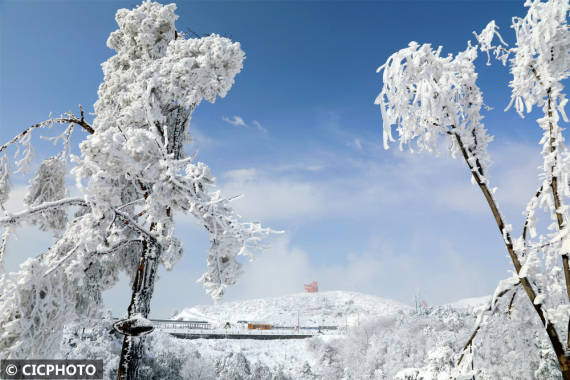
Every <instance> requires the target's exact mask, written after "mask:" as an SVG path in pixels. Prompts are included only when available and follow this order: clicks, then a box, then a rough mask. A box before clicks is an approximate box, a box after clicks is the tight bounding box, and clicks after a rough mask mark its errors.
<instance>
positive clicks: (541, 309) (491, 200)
mask: <svg viewBox="0 0 570 380" xmlns="http://www.w3.org/2000/svg"><path fill="white" fill-rule="evenodd" d="M525 6H526V7H528V13H527V15H526V16H525V17H524V18H519V17H514V18H513V25H512V27H513V29H514V31H515V35H516V46H515V47H513V48H509V47H508V45H507V44H506V43H505V42H504V41H503V39H502V38H501V36H500V35H499V33H498V32H497V27H496V25H495V22H494V21H491V22H490V23H489V24H488V25H487V27H486V28H485V29H484V30H483V31H482V32H481V33H480V34H475V36H476V37H477V44H475V45H472V44H471V41H469V43H468V46H467V49H466V50H465V51H463V52H460V53H458V54H457V55H456V56H452V55H449V56H447V57H442V56H441V47H440V48H438V49H437V50H434V49H432V47H431V45H429V44H424V45H419V44H418V43H416V42H411V43H410V44H409V46H408V47H407V48H405V49H402V50H400V51H398V52H397V53H395V54H393V55H392V56H391V57H390V58H389V59H388V61H387V62H386V63H385V64H384V65H382V66H381V67H380V68H379V69H378V70H379V71H381V70H383V83H384V84H383V87H382V91H381V92H380V94H379V96H378V98H377V99H376V104H378V105H380V108H381V110H382V119H383V123H384V128H383V135H384V144H385V147H386V148H387V147H388V144H389V143H390V142H392V141H394V138H393V135H392V125H396V130H397V133H398V139H399V141H400V148H402V147H403V146H404V145H406V144H411V143H412V142H414V143H415V146H416V147H417V149H418V150H420V151H428V152H435V153H437V152H438V144H439V142H440V136H445V139H446V140H447V142H448V148H449V151H450V153H451V154H452V155H453V156H454V157H455V156H460V157H462V158H463V159H464V161H465V163H466V164H467V167H468V168H469V171H470V173H471V178H472V182H473V183H475V184H477V185H478V186H479V188H480V189H481V191H482V193H483V196H484V197H485V200H486V201H487V203H488V205H489V207H490V209H491V213H492V214H493V217H494V219H495V222H496V224H497V226H498V228H499V232H500V234H501V236H502V238H503V240H504V243H505V247H506V249H507V252H508V254H509V257H510V258H511V261H512V264H513V266H514V269H515V273H514V275H513V277H512V278H509V279H507V280H504V281H502V282H501V283H500V284H499V287H498V288H497V290H496V292H495V295H494V297H493V300H492V303H491V305H490V307H489V310H492V309H493V308H494V305H496V303H497V299H498V298H501V297H503V296H505V295H508V294H513V293H514V292H516V291H517V290H518V289H521V288H522V290H523V291H524V293H525V294H526V296H527V297H526V298H527V299H528V300H529V301H530V302H531V305H532V309H533V310H534V312H535V314H536V316H537V317H538V318H539V319H540V321H541V322H542V324H543V326H544V330H545V332H546V334H547V335H548V338H549V340H550V342H551V344H552V348H553V350H554V352H555V353H556V356H557V358H558V362H559V364H560V368H561V371H562V374H563V377H564V379H570V352H569V345H570V335H569V326H570V304H569V300H570V271H569V266H568V255H569V253H570V236H569V234H568V206H567V205H566V203H565V202H566V201H567V197H568V196H570V156H569V154H568V151H567V150H566V147H565V145H564V137H563V134H562V131H563V128H562V127H561V126H560V125H559V122H560V118H562V119H563V120H564V121H565V122H568V119H567V117H566V114H565V111H564V107H565V105H566V103H567V99H566V95H565V93H564V92H563V84H562V81H563V80H565V79H567V78H568V76H569V74H570V57H569V54H570V30H569V29H568V11H569V4H568V0H549V1H547V2H542V1H540V0H528V1H526V2H525ZM495 37H497V39H498V40H499V42H498V44H497V45H494V44H493V40H494V39H495ZM478 50H481V51H483V52H486V53H487V55H488V56H489V57H490V54H493V55H494V56H495V57H496V58H497V59H499V60H500V61H501V62H502V63H503V64H504V65H507V64H509V65H510V68H511V73H512V74H513V80H512V81H511V82H510V87H511V88H512V97H511V105H513V104H514V106H515V109H516V111H517V112H518V113H519V114H520V115H521V116H523V115H524V112H525V111H526V112H530V111H531V110H532V108H533V107H535V106H537V107H541V108H542V112H543V114H544V116H543V117H542V118H540V119H538V120H537V122H538V125H539V127H540V128H541V129H542V131H543V138H542V140H541V142H540V143H541V144H542V146H543V149H542V156H543V168H542V172H541V173H540V175H539V178H540V179H541V182H542V184H541V186H540V188H539V189H538V190H537V192H536V194H535V195H534V196H533V197H532V198H531V200H530V202H529V204H528V207H527V217H526V220H525V221H524V229H523V231H522V233H521V236H520V237H519V238H517V239H515V238H514V237H513V236H512V228H511V226H510V225H509V224H507V223H506V221H505V218H504V216H503V215H502V214H501V212H500V210H499V206H498V204H497V201H496V199H495V196H494V194H495V191H494V190H493V189H492V188H491V186H490V178H489V175H488V167H489V163H490V160H489V156H488V154H487V144H488V143H489V142H490V141H491V137H490V136H489V135H488V134H487V131H486V130H485V128H484V126H483V124H482V116H481V108H482V106H483V97H482V93H481V91H480V90H479V87H478V86H477V84H476V79H477V73H476V72H475V66H474V61H475V59H476V58H477V54H478ZM488 63H489V62H488ZM511 105H510V106H511ZM510 106H509V107H510ZM525 108H526V109H525ZM539 207H543V208H545V209H546V210H547V212H548V213H549V215H550V218H551V219H552V221H553V225H551V228H550V231H549V232H545V233H543V234H540V235H538V236H537V233H536V215H537V214H536V210H537V209H538V208H539ZM529 235H530V236H529ZM531 239H534V240H531ZM510 307H511V306H510ZM514 307H516V305H515V306H514ZM484 321H485V315H483V316H482V318H480V324H479V325H478V327H477V329H476V331H475V333H474V334H473V336H472V339H473V338H474V337H475V335H476V333H477V331H478V330H479V328H480V326H481V324H482V323H484ZM472 339H470V341H469V342H468V343H467V345H466V346H465V349H468V348H469V347H470V345H471V342H472Z"/></svg>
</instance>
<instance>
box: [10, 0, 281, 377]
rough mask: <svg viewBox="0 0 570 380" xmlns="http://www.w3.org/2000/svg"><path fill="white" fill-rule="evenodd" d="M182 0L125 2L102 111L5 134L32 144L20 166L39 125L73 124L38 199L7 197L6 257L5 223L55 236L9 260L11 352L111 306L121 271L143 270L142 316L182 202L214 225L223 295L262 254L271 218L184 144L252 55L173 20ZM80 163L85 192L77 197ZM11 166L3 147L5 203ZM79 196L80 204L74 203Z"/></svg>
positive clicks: (216, 285)
mask: <svg viewBox="0 0 570 380" xmlns="http://www.w3.org/2000/svg"><path fill="white" fill-rule="evenodd" d="M175 9H176V6H175V5H174V4H169V5H161V4H158V3H155V2H151V1H144V2H143V3H142V4H141V5H140V6H138V7H136V8H134V9H132V10H127V9H121V10H119V11H118V12H117V15H116V21H117V24H118V25H119V29H118V30H116V31H115V32H113V33H111V35H110V37H109V39H108V41H107V45H108V47H110V48H111V49H113V50H114V51H115V55H113V56H112V57H111V58H109V59H108V60H107V61H106V62H104V63H103V65H102V67H103V73H104V80H103V83H102V84H101V85H100V87H99V91H98V95H99V97H98V100H97V101H96V103H95V118H94V120H93V122H92V124H89V123H88V122H86V121H85V118H84V113H83V109H81V117H76V116H74V115H72V114H70V113H68V114H65V115H62V116H61V117H60V118H52V117H50V119H49V120H47V121H46V122H42V123H39V124H37V125H34V126H31V127H30V128H28V129H27V130H26V131H24V132H23V133H21V134H19V135H17V136H16V137H15V138H14V139H12V140H11V141H10V142H9V143H7V144H5V145H3V146H2V147H0V153H2V152H4V153H5V152H6V151H7V149H8V148H9V147H10V146H12V145H20V146H21V147H22V152H23V153H20V157H23V159H25V160H27V161H25V162H24V161H22V158H21V159H20V161H18V162H16V167H17V168H20V167H23V166H25V165H26V163H27V162H29V161H30V159H29V157H30V156H31V154H32V153H33V150H32V145H31V142H30V141H31V140H30V136H31V135H32V131H33V130H35V129H38V128H50V127H53V128H55V126H56V125H58V124H64V125H68V128H67V129H66V130H65V132H64V133H65V134H66V135H65V136H64V151H63V152H62V153H61V154H59V155H56V156H54V157H52V158H49V159H47V160H45V161H43V162H42V163H41V165H40V167H39V169H38V170H37V172H36V175H35V176H34V177H33V178H32V180H31V184H30V188H29V191H28V195H27V196H26V205H27V208H26V209H25V210H23V211H22V212H18V213H14V214H9V213H7V212H5V211H3V210H4V209H3V207H2V211H3V213H4V216H3V217H0V226H1V227H5V228H6V229H5V233H4V235H3V240H2V242H3V244H2V245H1V249H0V259H2V257H3V255H5V254H6V253H5V252H4V248H5V242H6V240H7V239H8V238H9V236H8V233H7V232H6V231H9V230H12V229H14V228H16V227H18V226H20V225H22V224H23V223H25V222H31V223H37V224H39V226H40V228H42V229H45V230H53V231H54V232H55V233H56V236H57V237H58V239H57V241H56V243H55V244H54V245H53V246H51V247H49V248H47V247H46V251H44V252H43V253H42V254H40V255H38V256H37V257H35V258H31V259H28V260H27V261H26V262H25V263H23V264H22V265H21V266H20V270H19V271H18V272H14V273H5V274H4V273H2V274H0V292H1V293H0V301H1V302H0V352H2V356H3V357H4V358H34V357H41V358H48V357H53V356H57V355H59V354H58V348H59V345H60V343H61V337H62V331H63V330H64V327H65V326H66V325H67V324H70V323H83V324H88V323H89V320H90V319H93V318H98V317H100V312H101V310H102V306H103V305H102V299H101V294H102V292H103V291H105V290H106V289H109V288H110V287H112V286H114V285H115V284H116V283H117V281H118V278H119V273H120V272H124V273H127V275H128V276H129V278H130V279H131V283H132V284H133V298H132V301H131V305H130V306H129V309H128V311H129V319H130V320H138V321H144V318H145V317H146V316H147V315H148V312H149V307H150V298H151V297H152V290H153V287H154V279H155V276H156V270H157V265H158V264H159V263H160V264H162V265H164V266H165V267H166V269H171V268H172V267H173V266H174V265H175V264H176V262H177V261H178V260H179V259H180V257H181V256H182V254H183V249H182V244H181V242H180V240H179V239H178V238H177V237H176V236H175V235H174V221H173V216H174V215H175V214H176V213H185V214H192V215H193V216H194V217H195V218H196V219H197V221H198V222H199V223H200V224H201V225H203V226H204V227H205V228H206V230H207V231H208V233H209V238H210V249H209V251H208V258H207V265H208V269H207V272H206V273H205V274H204V275H203V276H202V277H201V278H200V281H201V282H202V283H203V284H204V286H205V288H206V291H207V292H208V293H209V294H211V295H212V296H213V297H214V298H219V297H221V296H222V295H223V292H224V288H225V287H226V286H228V285H232V284H234V283H235V281H236V279H237V277H238V275H239V274H240V272H241V266H240V263H239V262H238V261H237V260H236V258H237V255H251V252H250V250H251V248H255V247H257V246H258V243H259V241H260V240H261V239H262V238H263V237H265V236H266V235H267V234H268V233H269V232H270V231H269V230H268V229H264V228H262V227H261V226H260V225H259V224H257V223H244V222H242V221H241V220H240V218H239V216H238V215H237V214H235V213H234V212H233V210H232V208H231V207H230V205H229V201H228V199H226V198H224V197H223V196H222V195H221V194H220V192H219V191H217V190H216V189H215V178H214V177H213V176H212V174H211V172H210V169H209V168H208V166H207V165H206V164H204V163H201V162H196V160H195V157H193V156H188V155H187V154H186V152H185V150H184V146H185V143H186V142H188V141H191V136H190V133H189V123H190V119H191V116H192V112H193V111H194V110H195V108H196V107H197V106H198V105H199V104H200V103H201V102H202V100H207V101H209V102H214V101H215V99H216V97H218V96H219V97H224V96H225V95H226V94H227V92H228V91H229V89H230V88H231V87H232V85H233V83H234V78H235V76H236V75H237V74H238V73H239V72H240V71H241V69H242V63H243V60H244V58H245V55H244V52H243V51H242V50H241V48H240V44H239V43H237V42H232V41H230V40H229V39H227V38H223V37H220V36H218V35H215V34H212V35H209V36H207V37H203V38H198V39H187V38H185V36H184V35H182V34H180V33H178V32H177V31H176V28H175V21H176V19H177V17H178V16H176V14H175V13H174V11H175ZM74 126H79V127H81V128H82V129H83V130H84V131H86V132H88V136H87V137H86V138H85V140H84V141H83V142H82V143H81V144H80V154H79V155H72V156H71V158H70V159H68V158H69V157H70V156H69V146H68V144H69V135H70V134H71V133H72V132H73V127H74ZM69 167H72V169H71V173H72V174H73V175H74V176H75V179H76V184H77V187H78V189H79V190H80V191H81V195H80V196H79V197H75V198H68V197H67V194H69V191H68V190H66V188H65V175H66V173H67V172H68V170H67V169H68V168H69ZM9 169H10V168H9V164H8V158H7V156H6V155H3V156H2V158H1V159H0V204H4V203H5V202H6V200H7V197H8V194H9V190H10V187H9V183H10V182H9V172H10V170H9ZM71 206H74V207H77V210H76V212H75V213H71V212H70V207H71ZM68 217H70V219H69V221H67V218H68ZM8 254H11V253H10V252H8ZM0 273H1V271H0ZM126 307H127V305H125V308H126ZM135 341H136V342H135ZM140 345H142V338H136V337H131V336H129V334H128V333H127V336H126V338H125V344H124V347H123V351H125V352H124V354H125V355H126V356H127V359H129V358H130V359H129V360H131V361H133V360H134V361H136V360H137V355H139V354H140V352H141V348H140ZM128 355H131V356H130V357H129V356H128ZM139 356H140V355H139ZM129 360H125V363H128V362H129ZM122 363H123V362H122ZM121 365H122V367H121V368H123V367H124V363H123V364H121ZM123 369H124V368H123Z"/></svg>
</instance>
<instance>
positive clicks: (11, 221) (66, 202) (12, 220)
mask: <svg viewBox="0 0 570 380" xmlns="http://www.w3.org/2000/svg"><path fill="white" fill-rule="evenodd" d="M65 206H82V207H88V204H87V202H85V200H84V199H82V198H65V199H60V200H58V201H53V202H45V203H42V204H40V205H38V206H34V207H30V208H28V209H27V210H24V211H20V212H18V213H16V214H11V215H10V214H9V215H8V216H5V217H3V218H0V227H4V226H8V225H15V224H18V223H20V222H22V221H25V220H26V219H28V218H30V217H32V216H34V215H36V214H38V213H40V212H44V211H49V210H52V209H55V208H60V207H65Z"/></svg>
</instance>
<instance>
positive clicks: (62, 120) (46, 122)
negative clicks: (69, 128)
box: [0, 106, 95, 153]
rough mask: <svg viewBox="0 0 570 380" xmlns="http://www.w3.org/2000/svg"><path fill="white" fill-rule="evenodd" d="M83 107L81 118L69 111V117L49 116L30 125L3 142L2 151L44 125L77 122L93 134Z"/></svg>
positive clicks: (0, 151)
mask: <svg viewBox="0 0 570 380" xmlns="http://www.w3.org/2000/svg"><path fill="white" fill-rule="evenodd" d="M80 109H81V118H77V117H76V116H74V115H73V114H71V113H69V114H68V115H67V117H57V118H49V119H47V120H44V121H42V122H40V123H37V124H34V125H31V126H29V127H28V128H26V129H25V130H24V131H22V132H20V133H19V134H17V135H16V136H14V137H13V138H12V139H11V140H10V141H8V142H7V143H5V144H3V145H1V146H0V153H2V152H3V151H4V150H5V149H6V148H8V147H9V146H10V145H12V144H14V143H15V142H17V141H18V140H20V139H22V138H23V137H24V136H26V135H27V134H29V133H30V132H32V131H33V130H34V129H37V128H44V127H51V126H52V125H53V124H68V123H73V124H77V125H79V126H80V127H81V128H83V129H84V130H85V131H87V132H88V133H89V134H93V133H95V130H94V129H93V127H92V126H91V125H90V124H89V123H87V122H86V121H85V118H84V112H83V108H82V107H81V106H80Z"/></svg>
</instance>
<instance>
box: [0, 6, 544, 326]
mask: <svg viewBox="0 0 570 380" xmlns="http://www.w3.org/2000/svg"><path fill="white" fill-rule="evenodd" d="M136 4H137V2H136V1H79V0H76V1H63V0H60V1H49V0H48V1H45V0H44V1H27V0H24V1H13V0H8V1H6V0H5V1H0V140H1V141H2V142H4V141H5V140H8V139H9V138H10V137H12V136H13V135H15V134H16V133H18V132H19V131H20V130H22V129H23V128H25V127H26V126H29V125H31V124H33V123H35V122H38V121H40V120H44V119H46V118H47V117H48V116H49V114H50V112H53V114H54V115H58V114H60V113H62V112H65V111H67V110H72V111H77V105H78V104H80V103H81V104H83V106H84V107H85V108H86V109H87V110H88V111H92V109H93V108H92V105H93V103H94V102H95V100H96V96H97V94H96V92H97V87H98V85H99V83H100V82H101V80H102V72H101V69H100V64H101V63H102V62H103V61H104V60H106V59H107V58H108V57H110V56H111V55H112V54H113V52H112V51H111V50H110V49H108V48H107V47H106V45H105V42H106V39H107V36H108V35H109V33H110V32H112V31H113V30H115V29H116V24H115V21H114V14H115V12H116V10H117V9H119V8H124V7H128V8H132V7H133V6H135V5H136ZM177 13H178V14H179V16H180V18H179V20H178V22H177V27H178V28H179V29H180V30H186V29H187V28H191V29H192V30H193V31H195V32H198V33H211V32H216V33H220V34H225V35H228V36H231V38H232V39H234V40H236V41H239V42H240V43H241V44H242V48H243V50H244V51H245V53H246V60H245V62H244V69H243V71H242V72H241V73H240V74H239V75H238V77H237V79H236V82H235V85H234V87H233V88H232V90H231V91H230V92H229V94H228V95H227V97H226V98H224V99H218V100H217V101H216V103H215V104H209V103H203V104H201V105H200V107H198V109H197V111H196V112H195V113H194V115H193V118H192V122H191V131H192V133H193V135H194V137H195V143H194V146H192V147H188V149H189V150H193V149H198V150H199V155H198V159H199V160H202V161H204V162H205V163H207V164H208V165H210V166H211V168H212V172H213V173H214V174H215V175H216V176H217V178H218V183H219V185H220V187H221V188H222V190H223V192H224V194H226V195H228V196H232V195H235V194H241V193H243V194H244V197H243V198H242V199H240V200H238V201H236V203H235V207H236V209H237V210H238V211H239V212H240V214H242V215H243V216H244V218H247V219H250V220H259V221H261V222H263V223H264V224H265V225H268V226H270V227H272V228H274V229H281V230H285V231H286V232H287V233H286V234H285V235H283V236H279V237H276V238H275V239H274V240H273V241H272V245H271V247H270V248H269V249H268V250H267V251H266V252H265V253H263V254H261V255H260V256H259V257H258V259H257V260H256V261H255V262H253V263H251V264H246V268H245V269H246V272H245V276H244V277H243V279H242V282H241V283H240V284H238V285H237V286H236V287H235V288H233V289H230V290H229V291H228V293H227V299H243V298H251V297H262V296H272V295H282V294H289V293H293V292H299V291H302V285H303V282H309V281H311V280H318V281H320V284H321V289H322V290H338V289H341V290H353V291H361V292H365V293H370V294H375V295H378V296H381V297H386V298H393V299H396V300H399V301H402V302H404V303H411V302H413V296H414V293H415V292H416V291H417V290H418V289H419V290H420V292H421V294H422V296H423V297H424V298H425V299H426V301H427V302H428V303H445V302H450V301H453V300H455V299H458V298H464V297H472V296H480V295H485V294H489V293H491V292H492V291H493V289H494V287H495V285H496V283H497V281H498V280H500V279H501V278H504V277H506V276H507V271H508V270H509V269H510V263H509V261H508V259H507V257H506V251H505V249H504V246H503V245H502V242H501V238H500V235H499V234H498V231H497V228H496V226H495V225H494V221H493V219H492V216H491V214H490V212H489V211H488V209H487V208H486V205H485V203H484V201H483V198H482V196H481V194H480V193H479V190H478V189H477V188H475V187H474V186H472V185H471V184H470V182H469V175H468V172H467V170H466V168H465V167H464V164H463V163H462V162H459V161H454V160H452V159H451V158H449V157H447V155H446V154H445V152H444V153H443V154H442V155H441V156H440V157H437V158H436V157H432V156H428V155H418V154H414V155H411V154H409V153H408V152H400V151H399V150H398V149H397V146H394V147H393V148H392V149H390V150H388V151H385V150H384V149H383V148H382V144H381V133H380V132H381V120H380V110H379V109H378V108H377V107H376V106H374V104H373V101H374V98H375V97H376V94H377V93H378V92H379V91H380V87H381V77H380V75H379V74H377V73H376V68H377V67H378V66H380V65H381V64H383V63H384V62H385V61H386V59H387V58H388V57H389V55H390V54H392V53H393V52H395V51H397V50H398V49H400V48H403V47H406V46H407V44H408V42H410V41H412V40H414V41H418V42H420V43H428V42H429V43H432V44H433V45H434V46H438V45H443V46H444V52H445V53H455V52H457V51H459V50H461V49H464V48H465V46H466V43H467V40H468V39H472V38H473V35H472V31H474V30H475V31H480V30H481V29H482V28H483V27H485V25H486V24H487V23H488V22H489V21H490V20H492V19H495V20H496V22H497V24H498V25H499V26H500V27H501V32H502V34H503V37H504V38H505V40H506V41H507V42H509V43H512V42H513V35H512V30H510V20H511V17H512V16H523V15H524V13H525V9H524V8H523V6H522V1H521V2H519V1H492V2H491V1H489V2H486V1H474V2H470V1H453V2H452V1H436V2H429V1H413V2H400V1H398V2H396V1H381V2H380V1H379V2H373V1H369V2H320V1H314V2H221V1H220V2H218V1H213V2H205V1H204V2H181V3H179V4H178V12H177ZM485 62H486V56H481V57H480V58H479V59H478V61H477V66H478V70H479V73H480V77H479V85H480V87H481V88H482V90H483V92H484V95H485V101H486V103H487V104H488V105H489V106H491V107H493V108H494V110H493V111H489V112H486V113H485V117H486V120H485V121H486V126H487V128H488V129H489V131H490V133H491V134H493V135H495V141H494V142H493V143H492V144H491V146H490V152H491V156H492V159H493V161H494V163H495V164H494V166H493V167H492V169H491V178H492V182H493V185H494V186H498V187H499V192H498V198H499V201H500V203H501V205H502V208H503V212H504V214H505V215H506V217H507V220H508V222H509V223H511V224H513V227H514V230H515V231H519V230H520V226H521V224H522V219H523V218H522V215H521V213H522V211H523V210H524V207H525V204H526V201H527V200H528V199H529V198H530V196H531V195H532V194H533V193H534V192H535V190H536V184H537V180H536V173H537V171H536V167H537V166H538V165H539V163H540V161H539V160H540V156H539V151H540V149H539V146H538V139H539V137H540V133H539V129H538V127H537V126H536V124H535V122H534V119H535V118H536V115H529V116H528V117H527V118H526V119H525V120H522V119H521V118H520V117H519V116H518V115H517V114H516V113H515V112H514V111H513V110H510V111H508V112H506V113H505V112H503V109H504V108H505V106H506V105H507V104H508V102H509V96H510V94H509V89H508V87H507V84H508V81H509V74H508V70H507V69H506V68H504V67H502V66H501V65H500V64H499V63H498V62H496V61H495V62H493V65H492V66H491V67H487V66H486V65H485ZM236 117H238V118H241V120H243V123H240V122H236V121H237V120H240V119H237V118H236ZM228 120H229V121H233V124H232V123H230V122H228ZM234 124H237V125H234ZM239 124H245V125H239ZM37 137H38V136H36V138H37ZM83 137H84V136H83V135H82V132H79V133H76V135H75V142H79V141H80V140H81V139H82V138H83ZM37 141H39V140H37ZM50 152H55V151H54V150H53V148H52V147H50V146H49V144H46V143H45V142H41V141H39V145H38V149H37V152H36V154H37V156H38V157H47V155H49V154H50ZM25 179H26V178H25V177H21V178H19V179H15V180H14V182H15V187H14V188H15V190H14V197H13V199H12V200H11V203H10V205H11V207H13V208H14V209H17V208H18V206H19V204H18V203H19V202H21V198H22V196H23V194H24V193H25V189H24V188H23V186H22V185H23V184H24V182H25ZM178 230H179V234H180V235H181V236H182V237H183V242H184V246H185V249H186V256H185V258H184V259H183V260H182V262H181V263H180V264H179V265H178V267H176V268H175V269H174V270H173V271H172V272H171V273H162V278H161V280H160V281H159V283H158V285H157V289H156V292H155V300H154V301H153V310H154V311H153V315H155V316H161V317H167V316H169V315H170V313H171V312H172V311H173V310H174V309H180V308H182V307H184V306H191V305H193V304H196V303H205V302H211V301H210V300H209V299H208V298H207V297H206V296H205V295H204V294H203V290H202V289H201V288H200V285H198V284H196V283H195V279H196V278H198V277H199V275H200V273H201V272H202V271H204V269H205V251H206V249H207V237H206V234H205V233H204V232H203V231H201V230H200V228H199V227H198V226H195V225H194V224H193V222H192V221H191V220H190V219H189V218H186V217H180V218H179V228H178ZM47 241H48V237H46V236H45V235H43V234H41V233H39V232H38V231H36V230H34V229H33V228H31V227H26V228H24V230H22V232H21V233H20V239H19V240H18V241H13V242H11V243H10V244H11V246H10V247H11V248H12V250H11V253H9V255H10V256H9V257H8V258H7V265H8V267H9V269H10V268H11V269H15V268H16V267H17V263H19V262H21V260H22V257H24V256H26V255H32V254H35V253H37V252H39V251H38V250H39V249H41V248H40V247H42V246H44V247H45V246H46V244H47V243H46V242H47ZM128 293H129V290H128V288H127V285H126V283H125V282H124V281H123V282H121V284H119V286H118V287H117V289H115V290H113V291H111V292H109V294H107V295H106V301H107V303H108V304H109V306H110V307H112V309H113V311H114V313H115V314H118V313H121V312H122V311H123V310H125V311H126V306H127V303H128ZM173 294H175V295H176V296H173Z"/></svg>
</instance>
